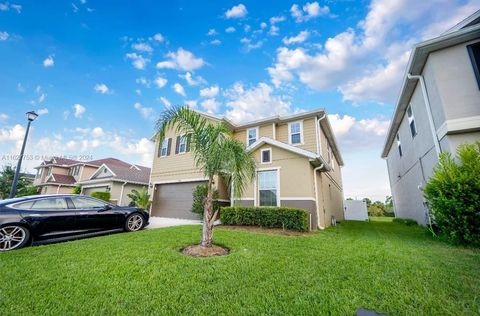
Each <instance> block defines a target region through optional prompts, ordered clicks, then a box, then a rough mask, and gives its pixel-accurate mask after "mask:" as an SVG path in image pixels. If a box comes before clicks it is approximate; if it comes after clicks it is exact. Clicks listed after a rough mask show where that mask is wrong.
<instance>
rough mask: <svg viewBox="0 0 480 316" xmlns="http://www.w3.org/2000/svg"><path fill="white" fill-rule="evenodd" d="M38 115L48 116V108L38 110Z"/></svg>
mask: <svg viewBox="0 0 480 316" xmlns="http://www.w3.org/2000/svg"><path fill="white" fill-rule="evenodd" d="M37 114H38V115H45V114H48V109H47V108H43V109H38V110H37Z"/></svg>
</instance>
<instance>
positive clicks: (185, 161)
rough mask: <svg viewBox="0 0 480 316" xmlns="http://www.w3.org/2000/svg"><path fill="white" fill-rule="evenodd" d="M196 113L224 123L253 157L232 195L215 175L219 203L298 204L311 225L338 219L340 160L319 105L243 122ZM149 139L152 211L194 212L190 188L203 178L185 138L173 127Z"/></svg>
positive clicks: (178, 214) (175, 214)
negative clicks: (251, 170) (248, 178)
mask: <svg viewBox="0 0 480 316" xmlns="http://www.w3.org/2000/svg"><path fill="white" fill-rule="evenodd" d="M199 113H200V114H201V115H203V116H205V117H206V118H207V119H208V120H210V122H212V123H213V124H215V123H218V122H224V123H225V124H227V126H229V127H230V128H231V130H232V132H233V137H235V138H236V139H237V140H239V141H241V142H243V143H244V144H245V147H246V148H247V150H248V151H250V152H252V154H253V156H254V158H255V161H256V163H257V169H256V176H255V179H254V181H253V182H252V183H250V184H249V185H248V186H247V188H246V190H245V192H244V193H243V195H242V196H241V197H240V198H239V199H237V200H235V201H234V199H233V197H232V196H231V195H230V192H229V190H228V189H227V187H228V185H227V184H226V183H224V180H222V179H215V185H216V188H217V189H218V191H219V201H220V202H222V204H223V205H233V204H237V205H248V206H287V207H298V208H302V209H305V210H307V211H308V213H309V215H310V227H311V229H317V228H324V227H327V226H329V225H330V224H331V221H332V217H333V218H335V219H336V220H343V186H342V174H341V167H342V166H343V160H342V157H341V155H340V152H339V149H338V146H337V143H336V141H335V137H334V135H333V132H332V128H331V126H330V123H329V121H328V117H327V116H326V113H325V111H324V110H323V109H319V110H315V111H310V112H304V113H299V114H295V115H291V116H274V117H270V118H265V119H261V120H258V121H253V122H248V123H245V124H234V123H232V122H230V121H229V120H227V119H225V118H224V117H219V116H214V115H211V114H205V113H202V112H199ZM154 141H155V150H156V151H155V152H156V155H155V157H154V160H153V165H152V172H151V178H150V190H151V192H152V194H151V196H152V200H153V203H152V207H151V214H152V216H162V217H177V218H197V217H196V215H195V214H193V213H192V212H191V206H192V191H193V189H194V188H195V186H197V185H199V184H201V183H205V181H206V178H205V177H204V175H203V173H202V172H201V170H199V169H197V168H196V167H195V165H194V161H193V157H192V154H191V153H190V148H189V144H188V141H187V138H186V137H183V136H181V135H177V134H176V133H175V132H174V130H173V129H172V130H169V131H167V133H166V137H165V140H164V141H163V143H161V144H160V143H159V142H158V139H156V138H154Z"/></svg>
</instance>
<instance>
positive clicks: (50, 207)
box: [0, 194, 149, 251]
mask: <svg viewBox="0 0 480 316" xmlns="http://www.w3.org/2000/svg"><path fill="white" fill-rule="evenodd" d="M148 220H149V214H148V213H147V212H146V211H145V210H143V209H140V208H136V207H121V206H116V205H112V204H110V203H106V202H105V201H102V200H98V199H95V198H92V197H88V196H83V195H74V194H56V195H33V196H26V197H21V198H14V199H7V200H3V201H0V251H8V250H13V249H18V248H22V247H24V246H26V245H28V244H30V243H31V242H32V241H38V240H45V239H52V238H60V237H68V236H72V235H79V234H85V233H91V232H97V231H105V230H113V229H123V230H125V231H128V232H132V231H138V230H141V229H143V228H144V227H145V226H147V225H148Z"/></svg>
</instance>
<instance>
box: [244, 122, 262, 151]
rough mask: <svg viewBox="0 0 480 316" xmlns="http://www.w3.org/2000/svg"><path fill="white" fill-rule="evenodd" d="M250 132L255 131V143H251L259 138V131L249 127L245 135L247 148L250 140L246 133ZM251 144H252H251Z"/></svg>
mask: <svg viewBox="0 0 480 316" xmlns="http://www.w3.org/2000/svg"><path fill="white" fill-rule="evenodd" d="M251 130H255V141H254V142H253V143H255V142H256V141H257V140H258V139H259V138H260V137H259V130H260V128H259V127H258V126H257V127H251V128H247V135H246V138H247V142H246V144H247V147H248V146H250V138H249V137H248V132H249V131H251ZM253 143H252V144H253Z"/></svg>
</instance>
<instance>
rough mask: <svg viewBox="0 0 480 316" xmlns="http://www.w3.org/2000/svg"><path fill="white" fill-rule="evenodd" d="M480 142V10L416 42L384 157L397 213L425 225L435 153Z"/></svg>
mask: <svg viewBox="0 0 480 316" xmlns="http://www.w3.org/2000/svg"><path fill="white" fill-rule="evenodd" d="M478 140H480V10H479V11H477V12H475V13H474V14H472V15H471V16H469V17H467V18H466V19H465V20H463V21H462V22H460V23H458V24H457V25H455V26H454V27H452V28H451V29H450V30H447V31H446V32H445V33H444V34H442V35H440V36H438V37H436V38H432V39H429V40H427V41H424V42H421V43H418V44H416V45H415V46H414V47H413V50H412V53H411V55H410V60H409V63H408V65H407V69H406V70H405V75H404V79H403V84H402V88H401V91H400V95H399V97H398V100H397V104H396V108H395V113H394V115H393V118H392V121H391V125H390V128H389V131H388V134H387V137H386V140H385V146H384V148H383V152H382V157H383V158H385V160H386V162H387V167H388V172H389V177H390V187H391V189H392V196H393V202H394V206H395V215H396V216H397V217H401V218H411V219H414V220H416V221H417V222H418V223H420V224H422V225H425V224H427V223H428V218H429V216H428V213H429V210H428V205H427V204H426V202H425V200H424V198H423V192H422V189H423V188H424V186H425V184H426V183H427V182H428V180H429V178H430V176H431V175H432V172H433V168H434V167H435V165H436V164H437V162H438V157H439V154H440V153H442V152H449V153H452V154H455V152H456V150H457V148H458V146H459V145H460V144H463V143H473V142H475V141H478Z"/></svg>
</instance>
